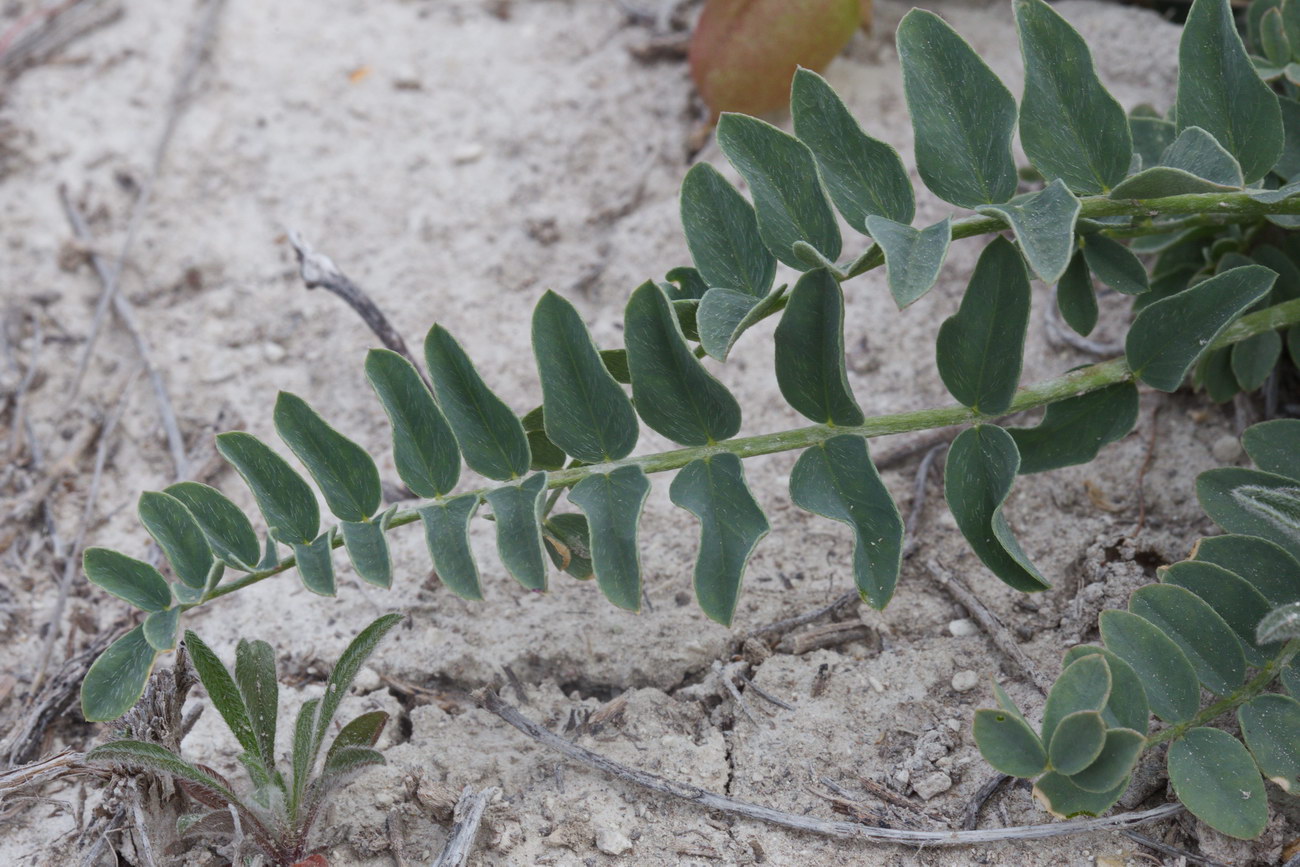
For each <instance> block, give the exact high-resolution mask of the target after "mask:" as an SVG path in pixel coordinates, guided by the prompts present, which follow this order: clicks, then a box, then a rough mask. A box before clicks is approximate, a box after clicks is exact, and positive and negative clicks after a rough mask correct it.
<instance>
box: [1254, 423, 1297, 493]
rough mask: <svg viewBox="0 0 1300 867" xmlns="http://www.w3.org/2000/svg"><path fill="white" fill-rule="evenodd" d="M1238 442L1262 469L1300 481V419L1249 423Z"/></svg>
mask: <svg viewBox="0 0 1300 867" xmlns="http://www.w3.org/2000/svg"><path fill="white" fill-rule="evenodd" d="M1241 445H1242V447H1243V448H1244V449H1245V450H1246V454H1248V455H1250V459H1251V460H1252V461H1254V462H1255V466H1257V467H1259V468H1260V469H1261V470H1263V471H1264V472H1266V473H1274V474H1275V475H1279V476H1286V477H1287V478H1288V479H1294V480H1295V481H1297V482H1300V420H1297V419H1293V418H1284V419H1276V420H1274V421H1266V422H1262V423H1260V424H1257V425H1252V426H1251V427H1249V428H1247V429H1246V432H1245V433H1244V434H1242V437H1241Z"/></svg>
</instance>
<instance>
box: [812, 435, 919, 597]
mask: <svg viewBox="0 0 1300 867" xmlns="http://www.w3.org/2000/svg"><path fill="white" fill-rule="evenodd" d="M790 499H791V500H793V501H794V503H795V505H797V506H799V508H801V509H805V510H806V511H809V512H812V513H813V514H816V515H821V516H822V517H824V518H830V519H831V520H832V521H839V522H840V523H841V524H846V525H848V526H849V528H850V529H852V530H853V577H854V583H855V584H856V585H857V588H858V593H859V594H860V595H861V596H862V598H863V599H865V600H866V601H867V603H868V604H870V605H871V607H872V608H875V609H877V610H880V609H883V608H884V607H885V606H886V605H887V604H889V600H890V598H891V597H893V595H894V587H895V585H896V584H897V583H898V572H899V569H900V568H901V566H902V558H903V518H902V516H901V515H900V514H899V512H898V506H897V505H895V504H894V500H893V498H892V497H891V496H890V495H889V489H888V488H886V487H885V484H884V482H882V481H881V480H880V474H879V473H878V472H877V471H876V465H875V464H874V463H872V461H871V455H870V453H869V452H868V450H867V441H866V440H865V439H864V438H862V437H860V436H855V435H852V434H843V435H841V436H836V437H832V438H830V439H828V440H826V441H825V442H824V443H822V444H820V445H816V446H813V447H811V448H809V449H807V450H806V451H804V453H803V454H802V455H800V456H799V460H798V461H797V462H796V463H795V465H794V470H793V471H792V472H791V473H790Z"/></svg>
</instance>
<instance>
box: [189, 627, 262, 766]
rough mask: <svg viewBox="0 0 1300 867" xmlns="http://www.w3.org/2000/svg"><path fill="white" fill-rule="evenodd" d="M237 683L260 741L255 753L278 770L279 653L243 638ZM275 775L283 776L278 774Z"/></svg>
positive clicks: (237, 659)
mask: <svg viewBox="0 0 1300 867" xmlns="http://www.w3.org/2000/svg"><path fill="white" fill-rule="evenodd" d="M187 643H188V639H187ZM235 683H237V684H238V685H239V694H240V695H241V696H242V697H243V700H244V707H245V708H246V709H247V711H248V720H249V722H250V723H251V724H252V728H253V734H254V736H255V737H256V740H257V749H256V750H255V752H256V753H257V755H258V756H259V757H260V758H261V760H262V764H263V765H264V766H265V767H266V768H268V769H270V770H272V771H274V769H275V729H276V724H277V721H278V718H279V715H280V685H279V683H278V682H277V681H276V679H275V651H274V650H273V649H272V648H271V645H269V644H267V643H266V642H265V641H245V640H244V639H240V641H239V644H238V645H237V646H236V647H235ZM209 692H210V691H209ZM275 776H276V777H279V774H278V772H277V773H276V774H275Z"/></svg>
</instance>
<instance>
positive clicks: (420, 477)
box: [366, 349, 460, 497]
mask: <svg viewBox="0 0 1300 867" xmlns="http://www.w3.org/2000/svg"><path fill="white" fill-rule="evenodd" d="M366 379H368V380H370V387H371V388H373V389H374V390H375V394H376V395H377V396H378V397H379V402H380V403H381V404H382V405H383V407H384V412H385V413H386V414H387V415H388V422H389V424H390V425H391V426H392V428H393V462H394V463H395V464H396V465H397V475H398V476H400V477H401V479H402V481H403V482H405V483H406V486H407V487H408V488H410V489H411V490H412V491H413V492H415V493H416V494H417V495H419V496H421V497H441V496H443V495H444V494H446V493H447V492H448V491H450V490H451V489H452V488H454V487H456V482H457V481H458V480H459V479H460V449H458V448H457V447H456V437H455V435H453V434H452V432H451V427H450V426H449V425H448V424H447V419H446V418H445V417H444V416H443V414H442V410H440V409H438V404H436V403H435V402H434V400H433V395H432V394H430V393H429V389H428V388H427V387H426V386H425V384H424V382H423V381H422V380H421V379H420V374H419V373H417V372H416V370H415V367H414V366H413V365H412V364H411V362H409V361H407V360H406V359H405V358H403V357H402V356H401V355H398V354H397V353H396V352H392V351H391V350H388V349H372V350H370V352H368V353H367V354H366Z"/></svg>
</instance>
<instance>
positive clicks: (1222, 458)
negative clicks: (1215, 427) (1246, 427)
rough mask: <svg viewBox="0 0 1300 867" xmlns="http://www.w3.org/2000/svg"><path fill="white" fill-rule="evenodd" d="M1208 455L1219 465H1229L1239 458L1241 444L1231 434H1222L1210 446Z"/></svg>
mask: <svg viewBox="0 0 1300 867" xmlns="http://www.w3.org/2000/svg"><path fill="white" fill-rule="evenodd" d="M1210 454H1212V455H1214V459H1215V460H1216V461H1218V462H1219V463H1221V464H1231V463H1233V462H1235V461H1236V460H1237V459H1238V458H1240V457H1241V443H1239V442H1238V441H1237V438H1236V437H1235V436H1233V435H1232V434H1224V435H1223V436H1221V437H1219V438H1218V439H1217V440H1215V441H1214V445H1212V446H1210Z"/></svg>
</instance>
